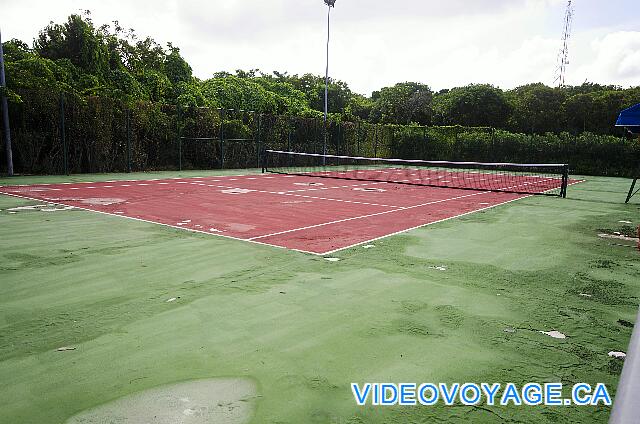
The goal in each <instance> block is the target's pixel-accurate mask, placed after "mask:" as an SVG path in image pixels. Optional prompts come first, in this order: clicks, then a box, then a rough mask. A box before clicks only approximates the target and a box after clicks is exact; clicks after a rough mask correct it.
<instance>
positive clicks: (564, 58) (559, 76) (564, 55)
mask: <svg viewBox="0 0 640 424" xmlns="http://www.w3.org/2000/svg"><path fill="white" fill-rule="evenodd" d="M572 21H573V4H572V0H569V1H568V2H567V9H566V11H565V13H564V29H563V31H562V48H561V49H560V51H559V52H558V66H557V67H556V72H555V79H554V80H553V82H554V84H555V83H557V84H558V87H564V85H565V84H564V81H565V75H566V71H567V65H568V64H569V39H570V38H571V23H572Z"/></svg>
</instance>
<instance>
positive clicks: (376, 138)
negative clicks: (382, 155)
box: [373, 125, 378, 158]
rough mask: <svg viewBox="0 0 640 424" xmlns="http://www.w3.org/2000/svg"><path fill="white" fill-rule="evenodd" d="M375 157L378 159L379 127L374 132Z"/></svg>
mask: <svg viewBox="0 0 640 424" xmlns="http://www.w3.org/2000/svg"><path fill="white" fill-rule="evenodd" d="M373 157H374V158H377V157H378V125H376V126H375V127H374V130H373Z"/></svg>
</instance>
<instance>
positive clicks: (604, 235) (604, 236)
mask: <svg viewBox="0 0 640 424" xmlns="http://www.w3.org/2000/svg"><path fill="white" fill-rule="evenodd" d="M616 232H617V231H616ZM598 237H600V238H608V239H617V240H625V241H638V238H636V237H627V236H623V235H621V234H620V233H618V234H615V233H614V234H598Z"/></svg>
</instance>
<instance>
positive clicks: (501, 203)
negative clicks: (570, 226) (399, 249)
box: [317, 180, 585, 256]
mask: <svg viewBox="0 0 640 424" xmlns="http://www.w3.org/2000/svg"><path fill="white" fill-rule="evenodd" d="M584 181H585V180H578V181H576V182H573V183H570V184H568V185H575V184H579V183H582V182H584ZM550 190H556V188H552V189H550ZM550 190H547V191H550ZM514 194H519V193H514ZM520 196H522V197H516V198H515V199H511V200H507V201H505V202H500V203H496V204H495V205H491V206H487V207H484V208H481V209H474V210H472V211H469V212H465V213H461V214H459V215H454V216H450V217H448V218H443V219H439V220H437V221H433V222H427V223H426V224H420V225H416V226H415V227H411V228H406V229H404V230H400V231H396V232H393V233H389V234H385V235H383V236H380V237H375V238H372V239H368V240H364V241H360V242H358V243H354V244H351V245H349V246H345V247H341V248H339V249H334V250H329V251H327V252H322V253H317V255H320V256H324V255H330V254H332V253H336V252H339V251H341V250H346V249H351V248H352V247H356V246H360V245H362V244H367V243H371V242H374V241H376V240H382V239H385V238H387V237H391V236H395V235H398V234H402V233H406V232H409V231H412V230H417V229H418V228H422V227H426V226H429V225H433V224H438V223H440V222H445V221H448V220H450V219H455V218H460V217H462V216H466V215H471V214H473V213H476V212H481V211H486V210H487V209H493V208H495V207H496V206H502V205H506V204H507V203H511V202H515V201H516V200H522V199H527V198H529V197H533V196H535V194H520ZM479 204H482V203H479Z"/></svg>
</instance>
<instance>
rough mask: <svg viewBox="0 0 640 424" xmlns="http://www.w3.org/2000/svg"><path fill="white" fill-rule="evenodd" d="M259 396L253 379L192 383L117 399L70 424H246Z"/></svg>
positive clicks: (78, 416)
mask: <svg viewBox="0 0 640 424" xmlns="http://www.w3.org/2000/svg"><path fill="white" fill-rule="evenodd" d="M256 395H257V388H256V384H255V383H254V382H253V381H252V380H249V379H244V378H224V379H217V378H214V379H207V380H192V381H187V382H182V383H177V384H170V385H167V386H161V387H155V388H152V389H149V390H145V391H143V392H138V393H134V394H132V395H129V396H126V397H123V398H120V399H116V400H114V401H112V402H109V403H107V404H104V405H101V406H98V407H96V408H93V409H90V410H87V411H84V412H81V413H79V414H77V415H74V416H73V417H71V418H70V419H68V420H67V421H66V423H67V424H103V423H153V424H174V423H185V424H186V423H189V424H222V423H224V424H242V423H246V422H248V421H249V420H250V419H251V416H252V414H253V410H254V408H255V403H256V398H257V396H256Z"/></svg>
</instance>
